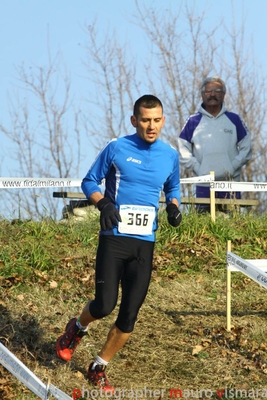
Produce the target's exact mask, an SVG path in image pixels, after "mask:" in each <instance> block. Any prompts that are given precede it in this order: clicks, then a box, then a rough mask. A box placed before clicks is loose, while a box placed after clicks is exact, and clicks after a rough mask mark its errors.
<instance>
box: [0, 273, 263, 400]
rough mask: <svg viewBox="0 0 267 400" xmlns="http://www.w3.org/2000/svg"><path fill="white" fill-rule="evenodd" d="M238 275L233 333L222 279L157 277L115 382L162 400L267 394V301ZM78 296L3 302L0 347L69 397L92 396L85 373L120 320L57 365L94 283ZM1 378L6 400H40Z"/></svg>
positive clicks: (39, 292) (17, 297)
mask: <svg viewBox="0 0 267 400" xmlns="http://www.w3.org/2000/svg"><path fill="white" fill-rule="evenodd" d="M237 275H239V274H236V277H235V278H234V280H235V282H234V284H233V296H232V303H233V305H232V323H233V329H232V332H231V333H229V332H226V330H225V328H226V311H225V309H226V294H225V273H224V271H222V270H221V271H215V272H214V273H213V274H212V276H211V275H208V274H207V275H205V274H198V275H197V276H194V275H186V274H181V275H179V276H178V278H177V279H175V280H171V279H166V278H161V277H159V276H158V275H157V274H156V273H154V275H153V279H152V282H151V286H150V290H149V294H148V296H147V299H146V301H145V303H144V305H143V307H142V309H141V311H140V314H139V318H138V321H137V324H136V328H135V331H134V333H133V334H132V336H131V338H130V340H129V342H128V343H127V345H126V346H125V347H124V348H123V349H122V350H121V352H120V353H118V354H117V355H116V356H115V357H114V359H113V360H112V362H111V363H110V365H109V367H108V376H109V379H110V380H111V382H112V383H113V384H114V385H115V386H116V387H117V388H124V389H127V390H130V389H142V388H145V387H146V388H148V389H150V390H155V389H161V390H162V389H165V396H164V397H165V398H168V397H169V390H170V389H171V388H177V389H178V388H180V389H182V390H185V389H190V390H194V391H196V390H198V391H200V390H201V389H203V390H208V389H209V390H212V391H214V392H216V390H217V389H223V388H229V389H230V388H235V389H242V390H245V389H246V390H248V389H249V388H254V389H256V388H257V389H259V388H264V387H266V385H267V365H265V355H266V348H267V341H266V333H267V322H266V316H267V314H266V308H265V299H266V293H265V290H264V289H262V288H260V287H259V286H258V285H256V284H255V283H254V282H252V281H251V280H249V279H247V278H244V277H240V276H239V277H238V276H237ZM81 291H82V288H81V287H79V288H78V290H77V284H76V285H73V286H72V287H71V288H70V290H69V291H68V293H69V294H71V295H68V294H67V292H66V293H65V294H64V293H62V291H58V290H57V289H50V288H46V287H42V286H34V287H29V290H28V292H24V294H23V295H21V294H20V291H19V289H15V290H8V289H6V290H4V291H2V296H1V297H2V299H1V315H2V318H1V319H2V324H1V329H0V335H1V341H2V342H3V343H4V344H5V345H6V346H7V347H8V348H9V349H10V350H11V351H12V352H13V353H14V354H16V355H17V356H18V357H19V358H20V359H21V360H22V361H23V362H24V363H25V364H26V365H27V366H28V367H29V368H30V369H31V370H32V371H33V372H34V373H35V374H36V375H37V376H38V377H39V378H40V379H41V380H43V381H44V382H46V381H47V380H48V379H49V378H50V379H51V381H52V383H53V384H54V385H56V386H58V387H59V388H61V389H62V390H64V391H65V392H66V393H68V394H69V395H71V394H72V390H73V389H74V388H80V389H82V388H84V389H88V390H92V387H91V386H90V384H89V383H88V381H87V380H86V377H85V374H86V369H87V366H88V364H89V362H91V360H92V359H93V358H94V357H95V355H96V354H97V352H98V351H99V349H100V347H101V344H102V343H103V340H104V339H105V336H106V334H107V332H108V329H109V326H110V325H111V323H112V322H113V320H114V318H115V315H116V310H114V312H113V313H112V314H111V315H110V316H109V317H107V318H105V319H104V320H102V321H97V322H96V323H95V324H92V326H91V329H90V331H89V337H86V338H84V339H83V341H82V343H81V345H80V346H79V347H78V348H77V351H76V353H75V355H74V357H73V360H72V361H71V362H70V363H68V364H66V363H64V362H62V361H61V360H59V359H58V358H57V357H56V355H55V341H56V339H57V337H58V336H59V334H61V332H62V331H63V329H64V326H65V324H66V322H67V321H68V320H69V318H70V317H72V316H73V315H74V314H75V312H77V313H78V312H79V311H80V309H81V307H82V305H83V303H84V301H85V300H86V298H87V297H88V298H90V297H91V296H92V293H93V285H92V283H90V284H87V285H86V289H85V291H84V292H83V295H82V296H81ZM77 292H78V293H77ZM73 293H74V295H73ZM255 299H257V300H255ZM0 371H1V381H0V382H1V391H2V396H3V397H2V398H3V399H15V398H16V399H31V398H32V399H33V398H35V397H34V395H31V394H30V392H29V391H28V390H27V389H26V388H25V387H24V386H23V385H22V384H20V383H19V382H18V381H17V380H16V379H15V378H13V377H12V376H11V374H8V373H7V372H6V371H5V370H4V368H2V367H1V368H0ZM85 393H86V392H85ZM201 394H202V393H201ZM146 397H148V394H147V396H146ZM144 398H145V397H144ZM190 398H191V397H190ZM202 398H204V394H202ZM213 398H218V397H216V396H215V395H214V396H213ZM243 398H244V397H243Z"/></svg>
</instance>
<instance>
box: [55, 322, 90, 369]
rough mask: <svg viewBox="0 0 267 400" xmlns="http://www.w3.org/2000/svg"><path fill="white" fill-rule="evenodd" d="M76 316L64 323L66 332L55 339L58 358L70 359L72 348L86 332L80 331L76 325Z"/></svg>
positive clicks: (73, 348)
mask: <svg viewBox="0 0 267 400" xmlns="http://www.w3.org/2000/svg"><path fill="white" fill-rule="evenodd" d="M76 321H77V318H72V319H71V320H70V321H69V322H68V323H67V325H66V332H65V333H64V334H63V335H62V336H60V337H59V338H58V340H57V344H56V351H57V355H58V357H59V358H62V360H65V361H70V359H71V357H72V356H73V353H74V350H75V349H76V347H77V346H78V344H79V343H80V341H81V339H82V337H83V336H85V335H87V332H84V331H81V330H80V329H79V328H78V326H77V325H76Z"/></svg>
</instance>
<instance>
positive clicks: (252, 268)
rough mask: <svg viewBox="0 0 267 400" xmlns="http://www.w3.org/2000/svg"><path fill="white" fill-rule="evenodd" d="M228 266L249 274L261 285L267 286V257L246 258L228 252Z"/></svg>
mask: <svg viewBox="0 0 267 400" xmlns="http://www.w3.org/2000/svg"><path fill="white" fill-rule="evenodd" d="M227 268H228V269H230V271H233V272H234V271H238V272H242V273H243V274H245V275H247V276H248V277H249V278H251V279H252V280H254V281H255V282H257V283H258V284H259V285H261V286H263V287H265V288H267V274H266V272H267V259H266V260H265V259H262V260H244V259H243V258H241V257H238V256H237V255H236V254H234V253H231V252H230V251H228V252H227Z"/></svg>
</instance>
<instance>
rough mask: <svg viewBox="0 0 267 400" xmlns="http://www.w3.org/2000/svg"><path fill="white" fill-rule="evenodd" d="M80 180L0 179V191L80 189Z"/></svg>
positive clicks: (202, 178) (204, 178)
mask: <svg viewBox="0 0 267 400" xmlns="http://www.w3.org/2000/svg"><path fill="white" fill-rule="evenodd" d="M199 182H211V176H210V175H203V176H198V177H194V178H185V179H181V183H199ZM81 183H82V180H81V179H69V178H0V189H40V188H65V189H67V188H71V187H81Z"/></svg>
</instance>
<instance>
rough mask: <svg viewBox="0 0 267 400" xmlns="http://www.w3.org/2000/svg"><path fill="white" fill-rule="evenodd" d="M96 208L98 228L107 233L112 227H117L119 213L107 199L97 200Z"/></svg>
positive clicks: (119, 217)
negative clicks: (98, 220)
mask: <svg viewBox="0 0 267 400" xmlns="http://www.w3.org/2000/svg"><path fill="white" fill-rule="evenodd" d="M97 208H98V209H99V211H100V226H101V229H102V230H103V231H109V230H111V229H112V228H113V226H114V225H116V226H117V225H118V221H120V222H121V216H120V213H119V211H118V210H117V209H116V207H115V206H114V204H113V203H111V200H110V199H109V198H107V197H103V199H101V200H99V202H98V203H97Z"/></svg>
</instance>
